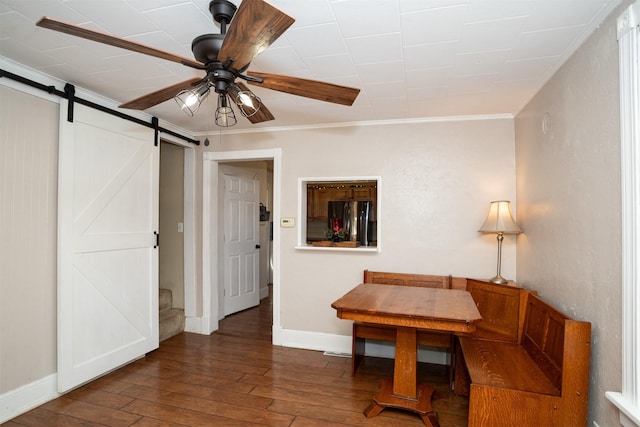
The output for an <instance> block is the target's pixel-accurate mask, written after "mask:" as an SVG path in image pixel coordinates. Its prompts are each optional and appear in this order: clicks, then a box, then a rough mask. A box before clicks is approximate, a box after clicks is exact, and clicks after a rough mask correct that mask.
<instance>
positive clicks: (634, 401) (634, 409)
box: [605, 2, 640, 427]
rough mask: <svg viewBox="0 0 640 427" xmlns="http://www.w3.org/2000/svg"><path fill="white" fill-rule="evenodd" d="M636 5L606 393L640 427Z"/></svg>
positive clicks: (627, 421)
mask: <svg viewBox="0 0 640 427" xmlns="http://www.w3.org/2000/svg"><path fill="white" fill-rule="evenodd" d="M639 12H640V4H639V3H638V2H636V3H634V4H632V5H631V6H629V8H627V10H625V12H624V13H623V14H622V15H620V17H618V22H617V29H618V51H619V61H620V144H621V175H622V391H621V392H611V391H608V392H606V393H605V395H606V396H607V398H608V399H609V400H610V401H611V402H612V403H613V404H614V405H616V406H617V407H618V409H619V410H620V424H622V425H623V426H624V427H640V363H639V362H638V359H639V357H640V323H639V322H640V316H639V315H638V312H637V309H638V308H640V282H639V280H640V272H639V271H638V270H639V269H640V171H639V168H640V158H638V156H640V38H639V31H640V27H639V22H640V21H639V18H640V14H639Z"/></svg>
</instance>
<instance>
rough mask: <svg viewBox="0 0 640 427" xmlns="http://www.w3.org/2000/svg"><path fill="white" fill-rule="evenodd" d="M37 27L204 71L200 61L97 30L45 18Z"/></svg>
mask: <svg viewBox="0 0 640 427" xmlns="http://www.w3.org/2000/svg"><path fill="white" fill-rule="evenodd" d="M36 25H37V26H39V27H42V28H47V29H49V30H54V31H59V32H61V33H65V34H70V35H72V36H76V37H80V38H83V39H87V40H92V41H94V42H98V43H104V44H108V45H110V46H115V47H119V48H122V49H126V50H130V51H133V52H137V53H143V54H145V55H150V56H155V57H156V58H160V59H166V60H167V61H172V62H177V63H179V64H184V65H186V66H189V67H193V68H198V69H204V64H202V63H201V62H198V61H194V60H193V59H191V58H187V57H184V56H180V55H176V54H173V53H171V52H166V51H164V50H160V49H156V48H154V47H151V46H147V45H144V44H142V43H136V42H133V41H130V40H127V39H123V38H121V37H117V36H112V35H111V34H107V33H103V32H100V31H96V30H90V29H88V28H83V27H80V26H78V25H74V24H70V23H68V22H64V21H59V20H57V19H53V18H49V17H47V16H43V17H42V18H41V19H40V20H39V21H38V22H37V23H36Z"/></svg>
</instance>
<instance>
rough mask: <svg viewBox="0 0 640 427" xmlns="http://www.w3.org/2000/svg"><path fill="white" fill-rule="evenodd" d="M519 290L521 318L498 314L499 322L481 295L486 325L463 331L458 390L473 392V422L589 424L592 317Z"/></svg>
mask: <svg viewBox="0 0 640 427" xmlns="http://www.w3.org/2000/svg"><path fill="white" fill-rule="evenodd" d="M470 286H471V287H474V286H478V287H479V288H486V286H484V285H482V284H478V283H474V282H472V281H470ZM494 286H495V285H494ZM483 292H484V291H480V292H479V293H480V294H482V293H483ZM472 293H473V292H472ZM485 296H487V295H485ZM521 296H522V299H523V301H522V304H520V307H519V310H520V313H519V314H518V316H517V318H518V321H517V322H514V318H515V317H514V316H513V315H510V316H507V317H503V316H500V315H498V317H497V318H498V319H501V321H500V322H498V323H501V324H498V323H496V322H494V321H493V319H495V318H496V317H494V315H493V314H490V313H488V312H487V311H486V310H485V311H484V312H483V310H482V308H481V306H482V302H481V301H479V300H476V302H477V303H478V308H479V311H480V314H481V315H482V316H483V326H482V327H481V328H480V327H479V328H478V329H477V330H476V333H474V334H470V335H468V336H460V337H458V339H459V346H458V347H457V349H456V363H457V366H456V372H455V388H454V389H455V391H456V393H460V394H466V393H467V392H468V394H469V424H468V425H469V427H511V426H536V427H537V426H558V427H572V426H576V427H577V426H581V427H584V426H585V425H586V423H587V404H588V388H589V360H590V338H591V324H590V323H588V322H582V321H576V320H572V319H569V318H568V317H567V316H565V315H564V314H562V313H560V312H559V311H557V310H556V309H554V308H553V307H551V306H550V305H549V304H547V303H545V302H544V301H543V300H541V299H540V298H538V297H537V296H536V295H535V294H534V293H533V292H528V291H525V292H521ZM476 297H477V296H476V295H474V299H475V298H476ZM512 303H513V302H512ZM490 305H493V304H490ZM509 318H510V319H511V320H510V322H512V323H511V324H509V320H508V319H509ZM503 321H504V322H503ZM507 332H508V333H507ZM514 338H515V339H514Z"/></svg>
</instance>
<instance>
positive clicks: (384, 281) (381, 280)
mask: <svg viewBox="0 0 640 427" xmlns="http://www.w3.org/2000/svg"><path fill="white" fill-rule="evenodd" d="M364 283H377V284H381V285H400V286H420V287H424V288H440V289H450V288H451V276H433V275H428V274H409V273H389V272H382V271H370V270H365V271H364Z"/></svg>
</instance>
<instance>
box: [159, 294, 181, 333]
mask: <svg viewBox="0 0 640 427" xmlns="http://www.w3.org/2000/svg"><path fill="white" fill-rule="evenodd" d="M159 305H160V341H164V340H166V339H167V338H171V337H172V336H174V335H178V334H179V333H182V332H184V310H182V309H179V308H173V293H172V292H171V290H170V289H162V288H161V289H160V298H159Z"/></svg>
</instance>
